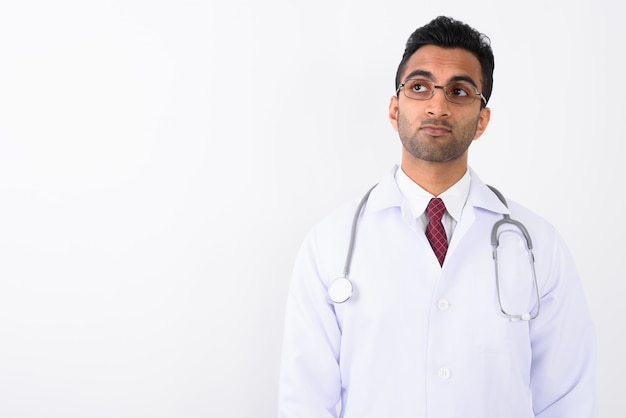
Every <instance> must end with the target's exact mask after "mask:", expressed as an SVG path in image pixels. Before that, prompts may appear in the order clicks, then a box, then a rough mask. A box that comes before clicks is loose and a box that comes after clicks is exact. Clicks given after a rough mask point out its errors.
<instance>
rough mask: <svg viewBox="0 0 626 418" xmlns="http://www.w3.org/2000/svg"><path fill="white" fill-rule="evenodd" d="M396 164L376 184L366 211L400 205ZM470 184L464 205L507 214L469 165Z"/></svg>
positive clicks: (400, 196)
mask: <svg viewBox="0 0 626 418" xmlns="http://www.w3.org/2000/svg"><path fill="white" fill-rule="evenodd" d="M396 170H398V165H395V166H394V167H393V169H392V170H390V171H389V172H388V173H387V174H386V175H385V176H384V177H383V178H382V179H381V181H380V182H379V183H378V184H377V185H376V187H375V188H374V190H372V193H371V194H370V197H369V199H368V202H367V207H366V211H368V212H378V211H381V210H385V209H388V208H393V207H400V206H401V205H402V200H403V197H402V193H401V192H400V189H398V185H397V183H396V179H395V177H394V175H395V173H396ZM469 170H470V175H471V184H470V190H469V195H468V198H467V203H466V205H472V206H473V207H474V208H481V209H484V210H487V211H490V212H494V213H499V214H508V213H509V209H508V208H507V207H506V206H505V205H504V204H503V203H502V202H501V201H500V199H499V198H498V197H497V196H496V194H495V193H494V192H492V191H491V190H490V189H489V187H488V186H487V185H486V184H485V183H483V181H482V180H481V179H480V177H478V175H477V174H476V172H474V170H473V169H472V168H471V167H470V168H469Z"/></svg>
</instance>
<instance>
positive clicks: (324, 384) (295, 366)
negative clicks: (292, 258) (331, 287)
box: [278, 230, 341, 418]
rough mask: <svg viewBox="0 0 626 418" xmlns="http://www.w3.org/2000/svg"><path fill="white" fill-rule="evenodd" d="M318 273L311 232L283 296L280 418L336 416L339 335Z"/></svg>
mask: <svg viewBox="0 0 626 418" xmlns="http://www.w3.org/2000/svg"><path fill="white" fill-rule="evenodd" d="M321 271H323V269H322V268H321V267H320V257H319V252H318V251H317V242H316V234H315V230H313V231H312V232H311V233H309V235H308V236H307V238H306V239H305V241H304V244H303V245H302V247H301V249H300V251H299V253H298V256H297V257H296V262H295V265H294V271H293V277H292V282H291V285H290V288H289V292H288V296H287V306H286V318H285V331H284V337H283V349H282V358H281V372H280V380H279V400H278V415H279V417H280V418H330V417H336V416H337V413H336V408H337V404H338V402H339V398H340V394H341V376H340V371H339V363H338V358H339V348H340V334H341V333H340V330H339V326H338V324H337V319H336V316H335V312H334V306H333V305H332V303H331V302H330V301H329V299H328V296H327V294H328V293H327V284H326V283H327V282H326V281H325V279H324V278H323V277H322V273H321Z"/></svg>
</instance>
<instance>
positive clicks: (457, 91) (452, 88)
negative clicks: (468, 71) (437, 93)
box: [445, 81, 479, 104]
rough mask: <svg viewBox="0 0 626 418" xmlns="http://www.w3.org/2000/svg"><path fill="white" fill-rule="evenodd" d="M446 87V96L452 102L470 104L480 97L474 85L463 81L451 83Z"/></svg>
mask: <svg viewBox="0 0 626 418" xmlns="http://www.w3.org/2000/svg"><path fill="white" fill-rule="evenodd" d="M445 89H446V98H447V99H448V100H450V101H451V102H452V103H458V104H469V103H472V102H473V101H474V100H476V99H477V98H478V97H479V96H478V95H477V94H476V89H475V88H474V86H472V85H471V84H470V83H466V82H463V81H458V82H454V83H450V84H448V85H446V87H445Z"/></svg>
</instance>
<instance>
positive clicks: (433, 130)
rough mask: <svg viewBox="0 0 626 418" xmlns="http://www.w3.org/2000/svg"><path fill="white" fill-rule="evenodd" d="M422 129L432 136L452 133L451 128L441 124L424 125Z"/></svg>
mask: <svg viewBox="0 0 626 418" xmlns="http://www.w3.org/2000/svg"><path fill="white" fill-rule="evenodd" d="M420 129H421V130H422V132H424V133H426V134H428V135H431V136H441V135H445V134H448V133H450V129H449V128H447V127H445V126H441V125H424V126H422V127H421V128H420Z"/></svg>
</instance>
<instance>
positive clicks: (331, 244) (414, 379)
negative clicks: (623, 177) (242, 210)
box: [279, 168, 596, 418]
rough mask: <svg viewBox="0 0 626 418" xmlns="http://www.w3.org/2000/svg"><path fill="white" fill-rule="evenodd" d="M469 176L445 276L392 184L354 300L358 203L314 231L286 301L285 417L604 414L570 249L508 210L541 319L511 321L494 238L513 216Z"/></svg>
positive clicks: (367, 223) (366, 235)
mask: <svg viewBox="0 0 626 418" xmlns="http://www.w3.org/2000/svg"><path fill="white" fill-rule="evenodd" d="M395 169H396V168H394V172H395ZM471 177H472V180H471V187H470V192H469V196H468V201H467V203H466V205H465V208H464V210H463V213H462V217H461V219H460V220H459V223H458V224H457V226H456V229H455V231H454V234H453V236H452V240H451V242H450V245H449V249H448V253H447V256H446V259H445V262H444V265H443V267H441V266H440V265H439V263H438V261H437V259H436V258H435V255H434V253H433V251H432V249H431V248H430V246H429V243H428V241H427V239H426V237H425V235H424V232H423V231H422V230H421V229H420V228H417V227H416V221H415V220H414V219H412V218H411V215H410V212H409V209H408V207H407V205H406V203H405V202H403V198H402V195H401V193H400V191H399V190H398V188H397V185H396V182H395V179H394V177H393V173H390V174H389V175H388V176H386V177H385V178H384V179H383V180H382V181H381V182H380V183H379V184H378V186H377V187H376V188H375V189H374V190H373V191H372V194H371V196H370V198H369V201H368V203H367V206H366V207H365V209H364V211H363V213H362V215H361V218H360V221H359V226H358V232H357V238H356V246H355V250H354V256H353V260H352V266H351V270H350V280H351V281H352V283H353V285H354V287H355V293H354V296H353V297H352V298H351V299H350V300H348V301H347V302H345V303H343V304H333V303H332V302H331V301H330V300H329V298H328V287H329V285H330V283H331V282H332V280H333V279H335V278H337V277H339V276H341V274H342V272H343V268H344V262H345V257H346V251H347V248H348V242H349V237H350V229H351V223H352V219H353V215H354V211H355V209H356V206H357V203H358V200H359V199H355V201H353V202H351V203H349V204H347V205H345V206H343V207H341V208H339V209H338V210H337V211H336V212H335V213H333V214H331V215H330V216H329V217H327V218H325V219H324V220H323V221H322V222H320V223H319V224H318V225H316V226H315V227H314V228H313V229H312V230H311V232H310V233H309V234H308V236H307V238H306V240H305V242H304V244H303V246H302V248H301V250H300V252H299V255H298V257H297V260H296V262H295V267H294V273H293V279H292V284H291V287H290V290H289V294H288V301H287V311H286V322H285V334H284V346H283V354H282V366H281V376H280V385H279V416H280V417H281V418H325V417H336V416H337V412H336V410H337V409H340V413H339V416H340V417H343V418H369V417H371V418H387V417H389V418H391V417H393V418H405V417H406V418H409V417H411V418H426V417H428V418H455V417H463V418H471V417H476V418H489V417H494V418H529V417H533V416H536V417H541V418H557V417H558V418H583V417H584V418H590V417H593V416H595V409H596V406H595V382H594V380H595V376H594V374H595V356H596V345H595V334H594V327H593V323H592V320H591V318H590V315H589V312H588V309H587V305H586V301H585V297H584V295H583V291H582V288H581V284H580V282H579V278H578V275H577V273H576V271H575V266H574V263H573V262H572V259H571V257H570V254H569V252H568V250H567V248H566V246H565V245H564V243H563V242H562V240H561V238H560V237H559V235H558V233H557V232H556V231H555V230H554V228H553V227H552V226H551V225H550V224H549V223H547V222H546V221H544V220H543V219H541V218H540V217H538V216H537V215H535V214H533V213H532V212H530V211H529V210H527V209H525V208H523V207H521V206H519V205H518V204H516V203H514V202H512V201H510V202H508V203H509V208H510V213H511V217H512V218H513V219H517V220H519V221H521V222H523V224H524V225H525V226H526V228H527V229H528V231H529V232H530V235H531V236H532V240H533V244H534V252H535V258H536V271H537V280H538V283H539V292H540V298H541V312H540V315H539V317H538V318H537V319H534V320H532V321H530V322H528V321H517V322H513V321H511V320H510V319H509V318H507V317H506V316H504V315H503V314H502V313H501V312H500V307H499V305H498V300H497V292H496V286H495V276H494V270H495V269H494V261H493V258H492V247H491V241H490V234H491V230H492V226H493V225H494V223H495V222H496V221H498V220H500V219H501V218H502V214H503V213H509V210H508V209H507V208H506V207H505V206H504V205H503V204H502V203H501V202H500V201H499V200H498V198H497V197H496V195H495V194H494V193H493V192H491V191H490V190H489V189H488V188H487V187H486V185H485V184H484V183H482V182H481V180H480V179H479V178H478V177H477V175H476V174H475V173H474V172H473V171H471ZM504 194H505V195H506V193H504ZM525 280H527V281H528V280H530V279H529V278H527V277H526V278H525ZM515 297H517V295H516V296H515ZM522 297H523V298H525V300H529V299H528V298H529V296H528V292H525V293H524V295H523V296H520V298H522ZM533 304H534V303H533ZM338 404H339V405H340V406H339V407H338V406H337V405H338Z"/></svg>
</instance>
